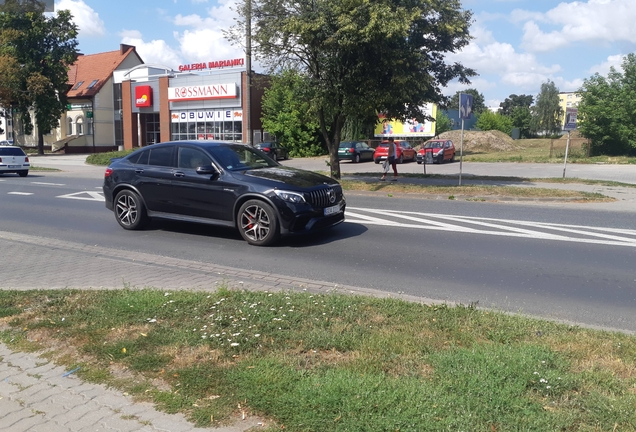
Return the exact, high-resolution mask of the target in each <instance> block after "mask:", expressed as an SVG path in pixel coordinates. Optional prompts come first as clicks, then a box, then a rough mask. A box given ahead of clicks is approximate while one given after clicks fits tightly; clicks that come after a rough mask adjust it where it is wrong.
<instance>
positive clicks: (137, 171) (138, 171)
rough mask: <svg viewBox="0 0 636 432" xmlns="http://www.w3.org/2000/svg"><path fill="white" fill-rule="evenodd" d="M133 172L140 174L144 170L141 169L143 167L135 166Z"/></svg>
mask: <svg viewBox="0 0 636 432" xmlns="http://www.w3.org/2000/svg"><path fill="white" fill-rule="evenodd" d="M135 172H136V173H137V174H141V173H143V172H144V170H143V169H141V168H137V169H136V170H135Z"/></svg>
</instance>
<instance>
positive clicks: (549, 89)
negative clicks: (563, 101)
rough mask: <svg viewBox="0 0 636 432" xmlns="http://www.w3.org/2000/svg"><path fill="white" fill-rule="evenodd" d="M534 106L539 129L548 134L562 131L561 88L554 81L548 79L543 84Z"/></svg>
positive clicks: (533, 110)
mask: <svg viewBox="0 0 636 432" xmlns="http://www.w3.org/2000/svg"><path fill="white" fill-rule="evenodd" d="M532 108H533V109H532V112H533V114H534V116H535V120H536V128H537V130H539V131H543V132H544V133H545V134H546V135H554V134H558V133H559V132H560V131H561V118H562V117H561V116H562V115H563V108H561V105H560V101H559V89H558V88H557V86H556V85H555V84H554V81H551V80H548V81H547V82H545V83H543V84H541V91H540V92H539V95H538V96H537V102H536V104H535V105H534V107H532Z"/></svg>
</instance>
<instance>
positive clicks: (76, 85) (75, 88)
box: [73, 81, 84, 90]
mask: <svg viewBox="0 0 636 432" xmlns="http://www.w3.org/2000/svg"><path fill="white" fill-rule="evenodd" d="M82 84H84V81H80V82H78V83H77V84H75V87H73V90H77V89H78V88H80V87H81V86H82Z"/></svg>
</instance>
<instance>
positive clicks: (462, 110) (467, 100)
mask: <svg viewBox="0 0 636 432" xmlns="http://www.w3.org/2000/svg"><path fill="white" fill-rule="evenodd" d="M472 117H473V95H470V94H466V93H460V94H459V118H461V119H462V120H470V119H471V118H472Z"/></svg>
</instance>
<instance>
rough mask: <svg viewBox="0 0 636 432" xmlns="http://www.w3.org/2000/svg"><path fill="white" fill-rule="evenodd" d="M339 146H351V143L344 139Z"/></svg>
mask: <svg viewBox="0 0 636 432" xmlns="http://www.w3.org/2000/svg"><path fill="white" fill-rule="evenodd" d="M338 147H339V148H350V147H351V143H350V142H347V141H344V142H341V143H340V145H339V146H338Z"/></svg>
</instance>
